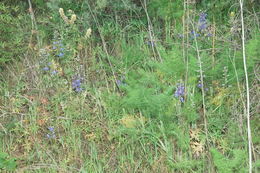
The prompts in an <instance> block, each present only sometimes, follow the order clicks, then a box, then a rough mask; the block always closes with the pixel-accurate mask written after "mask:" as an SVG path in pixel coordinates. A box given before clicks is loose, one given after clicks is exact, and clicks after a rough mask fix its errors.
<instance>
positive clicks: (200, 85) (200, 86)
mask: <svg viewBox="0 0 260 173" xmlns="http://www.w3.org/2000/svg"><path fill="white" fill-rule="evenodd" d="M202 86H203V85H202V83H201V81H199V83H198V85H197V87H198V88H200V89H202ZM203 88H204V91H208V90H209V89H208V88H205V87H203Z"/></svg>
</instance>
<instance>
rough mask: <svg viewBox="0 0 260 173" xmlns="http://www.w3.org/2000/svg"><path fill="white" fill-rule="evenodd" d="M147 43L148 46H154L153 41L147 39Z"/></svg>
mask: <svg viewBox="0 0 260 173" xmlns="http://www.w3.org/2000/svg"><path fill="white" fill-rule="evenodd" d="M147 44H148V46H152V47H154V46H155V42H154V41H150V40H149V41H147Z"/></svg>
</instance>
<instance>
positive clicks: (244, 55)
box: [239, 0, 252, 173]
mask: <svg viewBox="0 0 260 173" xmlns="http://www.w3.org/2000/svg"><path fill="white" fill-rule="evenodd" d="M239 3H240V11H241V27H242V37H241V39H242V50H243V64H244V71H245V78H246V101H247V104H246V110H245V112H246V116H247V136H248V157H249V163H248V164H249V173H251V172H252V136H251V127H250V96H249V82H248V75H247V65H246V50H245V28H244V17H243V1H242V0H239Z"/></svg>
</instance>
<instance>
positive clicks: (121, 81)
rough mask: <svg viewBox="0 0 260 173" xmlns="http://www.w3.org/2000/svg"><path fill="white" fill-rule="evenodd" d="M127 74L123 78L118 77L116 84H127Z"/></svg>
mask: <svg viewBox="0 0 260 173" xmlns="http://www.w3.org/2000/svg"><path fill="white" fill-rule="evenodd" d="M124 80H125V76H123V77H121V79H117V80H116V84H117V86H119V87H120V86H126V83H125V81H124Z"/></svg>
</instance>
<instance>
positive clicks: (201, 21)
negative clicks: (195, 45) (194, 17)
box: [198, 12, 207, 31]
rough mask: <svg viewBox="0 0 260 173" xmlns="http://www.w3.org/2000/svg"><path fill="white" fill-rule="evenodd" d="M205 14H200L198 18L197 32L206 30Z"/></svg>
mask: <svg viewBox="0 0 260 173" xmlns="http://www.w3.org/2000/svg"><path fill="white" fill-rule="evenodd" d="M206 17H207V14H206V13H204V12H203V13H201V14H200V17H199V22H198V23H199V30H200V31H202V30H205V29H206V28H207V19H206Z"/></svg>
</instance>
